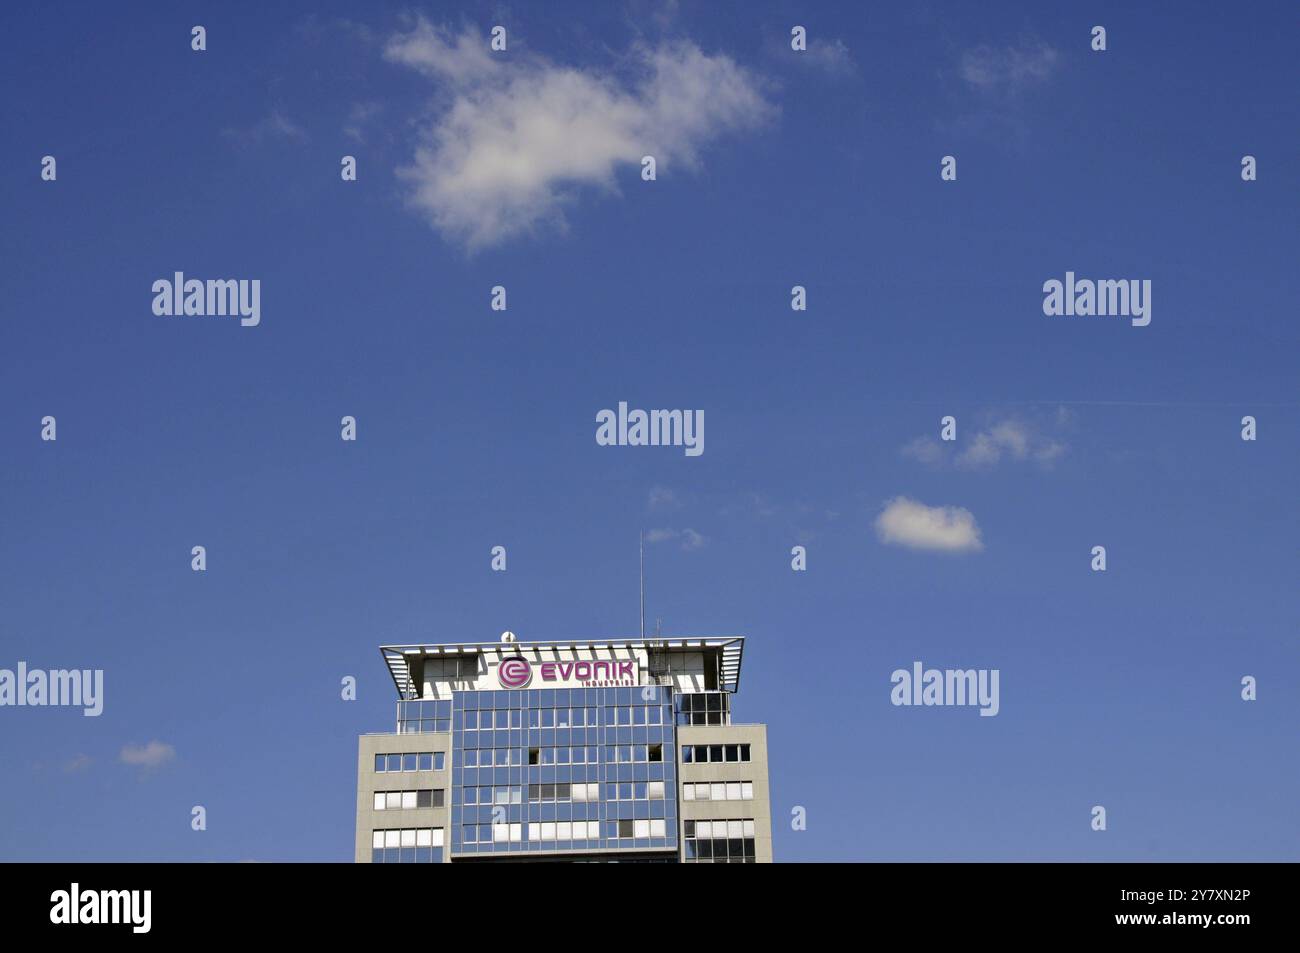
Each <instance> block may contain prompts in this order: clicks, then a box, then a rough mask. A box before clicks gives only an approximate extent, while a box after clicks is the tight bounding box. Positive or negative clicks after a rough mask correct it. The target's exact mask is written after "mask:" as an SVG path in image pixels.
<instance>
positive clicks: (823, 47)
mask: <svg viewBox="0 0 1300 953" xmlns="http://www.w3.org/2000/svg"><path fill="white" fill-rule="evenodd" d="M796 58H797V59H799V60H802V61H806V62H808V63H809V64H811V65H812V66H817V67H820V68H821V69H823V70H825V71H826V72H828V73H833V74H836V75H841V76H843V75H847V74H849V73H852V72H853V71H854V70H856V69H857V65H856V64H855V63H854V62H853V54H852V53H850V52H849V47H848V44H846V43H845V42H844V41H843V40H840V39H834V40H820V41H815V40H809V43H808V50H807V52H805V53H802V54H800V55H799V56H798V57H796Z"/></svg>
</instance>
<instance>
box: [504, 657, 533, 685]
mask: <svg viewBox="0 0 1300 953" xmlns="http://www.w3.org/2000/svg"><path fill="white" fill-rule="evenodd" d="M532 677H533V667H532V666H531V665H529V664H528V660H527V659H524V658H520V657H519V656H517V655H516V656H513V657H511V658H506V659H502V660H501V664H500V665H498V666H497V681H498V682H500V683H501V687H502V688H523V687H524V686H525V685H527V684H528V683H529V682H530V681H531V680H532Z"/></svg>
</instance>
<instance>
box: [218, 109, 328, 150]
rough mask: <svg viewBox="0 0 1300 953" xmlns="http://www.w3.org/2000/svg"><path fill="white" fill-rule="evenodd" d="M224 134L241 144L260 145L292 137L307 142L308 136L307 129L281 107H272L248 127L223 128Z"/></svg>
mask: <svg viewBox="0 0 1300 953" xmlns="http://www.w3.org/2000/svg"><path fill="white" fill-rule="evenodd" d="M223 134H224V135H225V136H226V137H227V138H228V139H232V140H234V141H235V142H237V143H239V144H240V145H241V146H255V145H259V144H261V143H262V142H264V141H266V140H267V139H290V140H294V141H298V142H305V141H306V140H307V138H308V136H307V130H306V129H304V128H303V127H302V126H300V125H298V124H297V123H296V122H294V121H293V120H292V119H290V118H289V117H288V116H286V115H285V114H284V113H282V112H281V111H280V110H279V109H272V110H271V112H270V113H268V114H267V115H266V116H264V117H262V118H261V119H259V120H258V121H257V122H255V123H253V125H251V126H248V127H247V128H243V129H236V128H227V129H225V130H223Z"/></svg>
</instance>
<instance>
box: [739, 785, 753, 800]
mask: <svg viewBox="0 0 1300 953" xmlns="http://www.w3.org/2000/svg"><path fill="white" fill-rule="evenodd" d="M740 797H741V800H744V801H752V800H753V799H754V782H753V781H742V782H740Z"/></svg>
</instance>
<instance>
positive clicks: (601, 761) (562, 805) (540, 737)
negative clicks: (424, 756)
mask: <svg viewBox="0 0 1300 953" xmlns="http://www.w3.org/2000/svg"><path fill="white" fill-rule="evenodd" d="M400 704H401V706H402V708H401V710H400V711H399V718H403V720H404V722H405V724H407V725H420V726H421V727H420V728H417V729H414V730H417V731H428V730H430V729H428V728H426V727H423V726H425V725H426V724H428V723H429V722H430V721H432V722H433V723H434V724H438V723H439V722H440V721H441V720H442V719H443V717H444V716H443V715H442V714H441V711H442V709H440V708H439V707H438V706H443V705H446V706H449V710H450V720H451V725H450V729H451V732H452V735H451V737H452V753H451V762H452V764H451V798H452V800H451V851H452V853H453V854H471V855H472V854H512V853H533V852H542V851H591V850H622V851H626V850H637V849H661V850H676V848H677V776H676V763H677V759H676V752H675V748H674V745H675V730H674V726H673V725H674V711H673V698H672V690H671V689H669V688H667V687H658V686H648V687H644V688H544V689H523V690H517V691H504V690H502V691H480V692H457V693H455V695H454V696H453V698H452V700H451V701H436V702H428V701H425V702H402V703H400ZM410 706H421V707H419V708H414V709H413V708H411V707H410ZM430 706H432V711H429V707H430ZM407 730H409V729H407V728H402V727H400V726H399V731H407Z"/></svg>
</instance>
